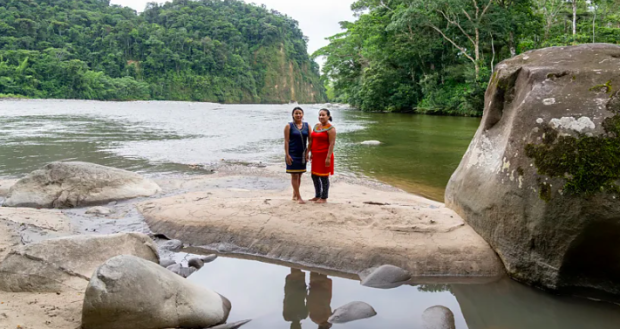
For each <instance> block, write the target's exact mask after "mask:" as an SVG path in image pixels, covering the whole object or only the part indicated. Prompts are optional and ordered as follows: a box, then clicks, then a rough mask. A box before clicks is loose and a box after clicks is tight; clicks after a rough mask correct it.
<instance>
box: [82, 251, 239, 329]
mask: <svg viewBox="0 0 620 329" xmlns="http://www.w3.org/2000/svg"><path fill="white" fill-rule="evenodd" d="M230 309H231V304H230V301H229V300H228V299H226V298H225V297H223V296H221V295H219V294H218V293H216V292H214V291H212V290H210V289H207V288H205V287H203V286H201V285H198V284H196V283H193V282H191V281H189V280H186V279H183V278H181V277H179V276H178V275H175V274H173V273H172V272H170V271H167V270H166V269H164V268H162V267H161V266H159V265H157V264H155V263H152V262H149V261H146V260H143V259H141V258H138V257H134V256H127V255H122V256H117V257H114V258H112V259H110V260H108V261H107V262H105V263H104V264H103V265H101V266H100V267H99V268H98V269H97V270H96V271H95V273H94V274H93V276H92V277H91V279H90V282H89V284H88V287H87V288H86V293H85V295H84V306H83V309H82V328H83V329H109V328H115V329H135V328H140V329H160V328H207V327H212V326H214V325H217V324H220V323H224V322H226V319H227V318H228V314H229V313H230Z"/></svg>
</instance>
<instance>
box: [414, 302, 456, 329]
mask: <svg viewBox="0 0 620 329" xmlns="http://www.w3.org/2000/svg"><path fill="white" fill-rule="evenodd" d="M422 321H423V322H424V329H455V328H456V324H455V323H454V313H452V311H450V309H449V308H447V307H445V306H440V305H438V306H432V307H429V308H427V309H426V310H425V311H424V313H422Z"/></svg>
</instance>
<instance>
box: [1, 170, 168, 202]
mask: <svg viewBox="0 0 620 329" xmlns="http://www.w3.org/2000/svg"><path fill="white" fill-rule="evenodd" d="M159 191H160V188H159V186H158V185H157V184H155V183H154V182H152V181H150V180H148V179H144V178H143V177H142V176H140V175H138V174H135V173H132V172H129V171H126V170H121V169H116V168H110V167H105V166H100V165H97V164H94V163H87V162H52V163H50V164H48V165H46V166H45V167H43V168H41V169H38V170H35V171H33V172H32V173H30V174H29V175H28V176H26V177H24V178H22V179H20V180H19V181H18V182H17V183H15V185H13V186H12V187H11V189H10V190H9V193H8V196H7V199H6V200H5V201H4V204H3V206H5V207H38V208H70V207H78V206H85V205H90V204H97V203H99V204H101V203H107V202H110V201H113V200H122V199H131V198H136V197H144V196H151V195H153V194H155V193H157V192H159Z"/></svg>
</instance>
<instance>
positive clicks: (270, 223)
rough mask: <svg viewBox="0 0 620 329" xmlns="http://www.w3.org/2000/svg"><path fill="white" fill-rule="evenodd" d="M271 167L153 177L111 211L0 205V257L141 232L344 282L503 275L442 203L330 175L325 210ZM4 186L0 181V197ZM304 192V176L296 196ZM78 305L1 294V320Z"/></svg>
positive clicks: (27, 323)
mask: <svg viewBox="0 0 620 329" xmlns="http://www.w3.org/2000/svg"><path fill="white" fill-rule="evenodd" d="M278 169H279V168H257V167H239V166H231V167H228V168H220V171H218V172H216V173H214V174H211V175H205V176H172V177H160V178H155V179H154V180H155V181H156V182H157V183H158V184H159V185H160V186H161V187H162V192H161V193H160V194H158V195H155V196H153V197H150V198H142V199H134V200H127V201H121V202H114V203H111V204H109V205H106V207H107V208H108V209H110V211H111V214H110V215H93V214H87V213H86V209H85V208H76V209H66V210H45V209H31V208H0V240H1V241H2V244H1V245H0V258H3V257H4V255H6V253H7V252H8V251H9V250H10V249H11V248H15V247H18V246H20V245H23V244H27V243H31V242H37V241H41V240H45V239H49V238H52V237H61V236H68V235H75V234H78V235H84V234H89V235H90V234H101V233H117V232H135V231H139V232H143V233H144V232H148V231H149V227H150V231H153V233H158V234H162V235H165V236H167V237H169V238H179V239H181V240H183V241H184V243H185V245H186V247H192V248H190V249H193V252H195V253H200V252H201V251H204V250H214V251H217V252H220V253H224V254H226V253H231V254H241V256H244V257H246V256H252V257H258V258H257V259H269V260H270V261H273V262H286V263H288V264H300V265H302V266H304V267H308V268H313V269H316V270H315V271H325V273H328V274H330V275H333V274H334V273H341V274H340V276H343V277H348V278H357V273H359V272H361V271H362V270H365V269H367V268H370V267H373V266H378V265H382V264H394V265H397V266H400V267H402V268H404V269H406V270H408V271H410V273H411V274H412V275H413V278H412V281H411V282H412V283H413V282H415V283H418V284H419V283H421V282H422V283H423V282H437V281H441V282H461V283H479V282H488V281H493V280H495V279H497V278H498V277H499V276H501V275H502V274H503V268H502V266H501V263H500V262H499V260H498V259H497V257H496V256H495V254H494V253H493V252H492V250H491V249H490V248H489V247H488V245H487V244H486V243H485V242H484V241H483V240H482V239H481V238H480V237H478V236H477V235H476V234H475V233H474V232H473V231H472V230H471V228H469V227H468V226H466V225H465V224H464V223H463V222H462V220H461V219H460V218H459V217H458V216H456V215H455V214H454V213H453V212H451V211H450V210H449V209H447V208H445V207H444V206H443V205H442V204H441V203H438V202H435V201H431V200H427V199H424V198H421V197H418V196H415V195H412V194H408V193H405V192H402V191H399V190H397V189H394V188H392V187H389V186H385V185H382V184H380V183H378V182H364V181H362V180H358V181H354V183H348V182H344V181H343V180H344V179H334V183H333V187H332V189H331V193H332V196H331V199H330V202H329V203H328V204H323V205H321V204H311V203H308V204H305V205H300V204H297V203H295V202H293V201H292V200H291V199H290V195H289V194H290V191H289V189H290V187H289V186H288V181H287V178H288V176H287V175H285V174H283V173H280V172H279V170H278ZM12 183H14V180H11V181H0V186H2V187H3V190H2V191H6V190H7V188H8V186H10V185H11V184H12ZM311 192H312V185H311V182H310V180H309V179H305V180H304V181H303V185H302V193H303V195H305V196H309V195H310V194H311ZM5 195H6V194H5V192H0V197H2V196H5ZM136 207H137V208H138V209H139V210H140V212H141V213H142V214H144V218H145V219H146V223H145V221H144V219H143V217H142V215H141V214H140V213H138V212H136V211H135V208H136ZM145 224H148V226H149V227H146V225H145ZM82 299H83V295H82V294H79V293H61V294H47V293H43V294H42V293H6V292H2V293H0V303H2V304H0V323H2V324H3V325H4V324H5V323H6V324H7V325H8V327H17V326H18V325H19V326H21V327H22V328H50V329H60V328H77V327H78V326H79V321H80V320H79V319H80V318H81V304H82Z"/></svg>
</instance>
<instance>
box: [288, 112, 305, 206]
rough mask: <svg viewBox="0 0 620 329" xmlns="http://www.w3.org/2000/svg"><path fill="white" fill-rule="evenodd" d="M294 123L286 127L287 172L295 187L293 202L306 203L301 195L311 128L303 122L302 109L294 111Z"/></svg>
mask: <svg viewBox="0 0 620 329" xmlns="http://www.w3.org/2000/svg"><path fill="white" fill-rule="evenodd" d="M292 116H293V122H289V124H288V125H286V127H284V152H286V156H285V161H286V172H287V173H289V174H291V185H293V200H296V201H298V202H299V203H305V202H304V200H303V199H302V198H301V194H300V193H299V186H300V185H301V175H303V173H305V172H306V159H307V158H308V148H307V147H306V143H307V141H308V135H309V133H310V128H309V127H308V123H307V122H303V119H304V110H302V109H301V108H300V107H296V108H294V109H293V113H292Z"/></svg>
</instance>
